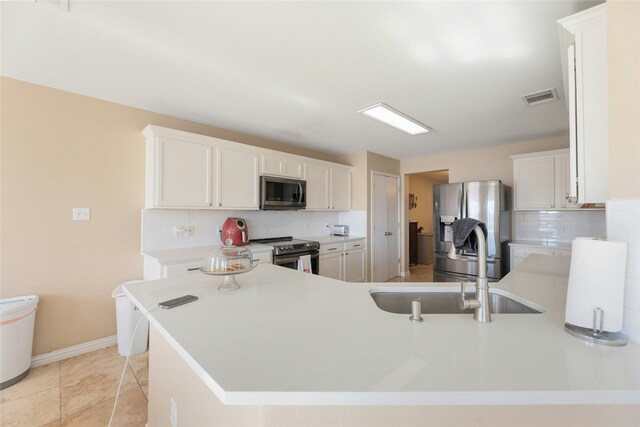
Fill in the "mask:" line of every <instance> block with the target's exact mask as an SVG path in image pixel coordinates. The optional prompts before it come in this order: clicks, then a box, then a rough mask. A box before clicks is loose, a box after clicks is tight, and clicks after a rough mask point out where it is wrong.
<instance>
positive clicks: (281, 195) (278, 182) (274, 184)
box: [260, 175, 307, 210]
mask: <svg viewBox="0 0 640 427" xmlns="http://www.w3.org/2000/svg"><path fill="white" fill-rule="evenodd" d="M306 192H307V182H306V181H302V180H299V179H291V178H281V177H275V176H267V175H263V176H261V177H260V209H263V210H300V209H304V208H305V207H306V206H307V200H306Z"/></svg>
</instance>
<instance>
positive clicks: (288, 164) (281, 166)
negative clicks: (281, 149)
mask: <svg viewBox="0 0 640 427" xmlns="http://www.w3.org/2000/svg"><path fill="white" fill-rule="evenodd" d="M261 157H262V162H261V163H262V173H263V174H266V175H274V176H285V177H287V178H298V179H301V178H302V162H301V161H299V160H295V159H288V158H276V156H270V155H266V154H263V155H262V156H261Z"/></svg>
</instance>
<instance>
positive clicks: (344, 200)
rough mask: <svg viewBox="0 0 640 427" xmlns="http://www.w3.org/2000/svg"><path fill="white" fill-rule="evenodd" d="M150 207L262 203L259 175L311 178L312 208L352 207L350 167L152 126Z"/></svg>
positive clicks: (148, 175)
mask: <svg viewBox="0 0 640 427" xmlns="http://www.w3.org/2000/svg"><path fill="white" fill-rule="evenodd" d="M142 133H143V135H144V136H145V137H146V144H147V145H146V191H145V207H147V208H191V209H247V210H257V209H259V206H260V199H259V197H260V174H264V175H274V176H283V177H289V178H297V179H306V180H307V209H309V210H325V211H326V210H336V211H347V210H350V209H351V168H350V167H349V166H343V165H338V164H335V163H331V162H325V161H321V160H313V159H308V158H306V157H301V156H295V155H292V154H286V153H280V152H278V151H274V150H268V149H264V148H259V147H253V146H250V145H245V144H240V143H237V142H232V141H226V140H222V139H218V138H212V137H208V136H203V135H197V134H193V133H189V132H183V131H178V130H174V129H167V128H162V127H158V126H153V125H149V126H147V127H146V128H145V129H144V130H143V132H142Z"/></svg>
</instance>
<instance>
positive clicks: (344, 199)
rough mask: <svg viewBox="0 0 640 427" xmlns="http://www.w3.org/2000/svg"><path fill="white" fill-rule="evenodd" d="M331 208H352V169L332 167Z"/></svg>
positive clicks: (340, 209)
mask: <svg viewBox="0 0 640 427" xmlns="http://www.w3.org/2000/svg"><path fill="white" fill-rule="evenodd" d="M331 209H332V210H335V211H348V210H351V171H350V170H349V169H346V168H341V167H337V166H336V167H332V168H331Z"/></svg>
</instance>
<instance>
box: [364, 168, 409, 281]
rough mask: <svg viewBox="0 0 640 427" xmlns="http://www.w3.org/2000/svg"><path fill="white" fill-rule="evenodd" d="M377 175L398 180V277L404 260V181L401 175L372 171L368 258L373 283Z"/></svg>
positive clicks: (396, 230) (396, 231)
mask: <svg viewBox="0 0 640 427" xmlns="http://www.w3.org/2000/svg"><path fill="white" fill-rule="evenodd" d="M376 175H378V176H384V177H386V178H391V179H395V180H396V186H397V190H398V191H397V192H396V194H397V196H396V198H397V200H396V202H397V204H396V206H397V210H398V212H397V215H398V216H397V218H398V223H397V224H396V229H395V236H396V240H397V242H396V243H397V245H396V247H397V248H398V253H397V257H398V270H397V272H398V275H402V268H401V265H400V264H401V260H402V258H401V256H400V254H401V253H402V247H401V242H402V240H401V239H400V229H401V227H400V225H401V223H402V217H401V214H402V210H401V207H402V203H401V201H402V191H401V190H402V181H401V180H400V175H396V174H393V173H388V172H381V171H376V170H372V171H371V175H370V177H369V179H370V182H371V188H370V195H369V197H370V200H371V203H370V205H369V210H370V212H371V221H370V222H369V236H371V239H370V246H371V247H370V250H369V255H368V258H369V263H368V264H369V277H370V278H371V280H372V281H373V261H374V259H373V255H374V253H375V250H374V249H375V243H376V242H375V235H374V234H373V225H374V223H375V209H374V207H375V191H374V190H373V185H374V177H375V176H376Z"/></svg>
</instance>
